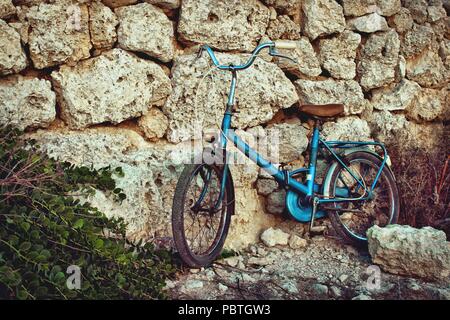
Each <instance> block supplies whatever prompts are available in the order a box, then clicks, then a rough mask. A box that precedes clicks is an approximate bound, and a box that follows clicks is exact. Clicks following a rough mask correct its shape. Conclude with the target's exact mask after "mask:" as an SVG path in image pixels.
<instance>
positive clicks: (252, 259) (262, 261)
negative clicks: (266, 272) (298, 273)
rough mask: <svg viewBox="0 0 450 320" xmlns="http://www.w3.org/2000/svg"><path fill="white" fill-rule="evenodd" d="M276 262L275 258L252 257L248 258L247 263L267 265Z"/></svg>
mask: <svg viewBox="0 0 450 320" xmlns="http://www.w3.org/2000/svg"><path fill="white" fill-rule="evenodd" d="M273 262H274V259H273V258H270V257H250V258H249V259H248V260H247V264H249V265H257V266H263V267H264V266H267V265H270V264H272V263H273Z"/></svg>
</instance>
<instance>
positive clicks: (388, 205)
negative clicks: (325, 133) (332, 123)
mask: <svg viewBox="0 0 450 320" xmlns="http://www.w3.org/2000/svg"><path fill="white" fill-rule="evenodd" d="M344 163H346V164H347V166H348V167H349V169H350V170H351V171H352V172H353V173H354V175H355V176H356V177H358V178H362V181H363V183H364V185H365V186H366V187H367V188H368V189H370V187H371V186H372V183H373V181H374V180H375V178H376V176H377V173H378V171H379V169H380V167H381V165H382V160H380V159H379V158H378V157H376V156H374V155H372V154H370V153H367V152H355V153H352V154H350V155H348V156H346V157H345V161H344ZM342 190H346V192H347V193H348V194H349V196H350V197H351V198H353V199H357V198H358V197H361V198H362V197H365V196H367V194H365V192H364V188H362V187H361V186H360V185H359V184H358V183H357V181H356V180H355V179H354V178H353V177H352V176H351V175H350V173H349V172H348V171H347V170H346V169H345V168H344V167H343V166H342V165H340V164H338V165H337V166H336V167H335V169H334V171H333V172H332V173H331V179H330V182H329V184H328V190H326V192H325V194H327V195H329V196H330V198H333V197H334V196H335V195H336V194H338V193H339V192H341V193H342ZM371 191H372V195H371V197H370V199H369V200H360V201H359V200H358V201H352V202H337V203H334V204H333V206H334V207H335V208H338V209H340V210H336V211H335V210H331V211H330V212H329V217H330V220H331V223H332V225H333V227H334V228H335V230H336V232H337V233H338V234H339V235H340V236H341V237H343V238H344V240H346V241H347V242H350V243H353V244H356V245H366V244H367V236H366V233H367V230H368V229H369V228H370V227H372V226H373V225H378V226H380V227H384V226H386V225H389V224H394V223H397V220H398V215H399V212H400V201H399V193H398V189H397V185H396V183H395V179H394V177H393V175H392V173H391V171H390V170H389V169H388V168H387V167H386V166H385V167H384V168H383V170H382V171H381V174H380V177H379V179H378V182H377V184H376V185H375V188H374V189H373V190H371ZM346 209H347V210H348V211H347V212H346V211H345V210H346Z"/></svg>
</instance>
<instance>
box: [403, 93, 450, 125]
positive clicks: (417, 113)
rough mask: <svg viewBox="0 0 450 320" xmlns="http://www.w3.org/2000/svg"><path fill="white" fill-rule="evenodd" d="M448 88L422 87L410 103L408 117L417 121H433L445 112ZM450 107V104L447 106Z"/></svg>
mask: <svg viewBox="0 0 450 320" xmlns="http://www.w3.org/2000/svg"><path fill="white" fill-rule="evenodd" d="M447 94H448V92H447V89H446V88H444V89H443V90H441V91H440V90H434V89H427V88H423V89H421V90H420V91H419V92H418V93H417V95H416V96H415V99H414V100H413V101H412V103H410V104H409V105H408V108H407V118H408V119H413V120H415V121H418V122H420V121H433V120H435V119H436V118H438V117H439V116H440V115H441V114H443V112H444V108H445V106H446V103H445V98H446V95H447ZM447 107H448V106H447Z"/></svg>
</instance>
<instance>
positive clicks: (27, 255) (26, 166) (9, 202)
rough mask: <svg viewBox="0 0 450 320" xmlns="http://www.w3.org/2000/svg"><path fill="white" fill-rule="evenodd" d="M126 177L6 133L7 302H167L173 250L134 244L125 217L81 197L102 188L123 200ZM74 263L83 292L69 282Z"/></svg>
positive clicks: (1, 139)
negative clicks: (120, 181) (50, 153)
mask: <svg viewBox="0 0 450 320" xmlns="http://www.w3.org/2000/svg"><path fill="white" fill-rule="evenodd" d="M123 175H124V173H123V171H122V170H121V168H115V169H112V168H109V167H108V168H103V169H99V170H96V169H94V168H88V167H76V166H73V165H70V164H68V163H59V162H57V161H55V160H53V159H50V158H49V157H47V156H46V155H44V154H43V153H41V152H40V151H39V147H38V146H37V145H36V143H35V142H34V141H29V140H28V141H26V140H25V139H22V136H21V132H19V131H17V130H14V129H11V128H1V129H0V299H160V298H164V294H163V290H162V288H163V287H164V285H165V279H166V278H167V277H168V276H170V275H171V274H172V273H173V272H174V267H173V263H172V260H171V256H170V254H169V252H167V251H164V250H156V249H155V248H154V247H153V246H152V245H151V244H150V243H147V244H145V245H142V242H140V243H137V244H133V243H130V242H129V241H127V239H126V237H125V230H126V224H125V222H124V221H123V220H122V219H108V218H107V217H106V216H105V215H104V214H103V213H102V212H100V211H99V210H98V209H96V208H94V207H93V206H92V205H90V204H89V202H87V201H81V200H80V199H88V197H89V195H92V194H93V193H95V190H96V189H97V190H102V191H103V192H105V193H109V194H110V195H111V196H112V197H114V198H115V199H116V200H117V201H118V202H120V201H123V200H124V199H125V198H126V196H125V194H124V193H123V190H121V189H120V188H117V187H116V183H115V180H114V177H115V176H123ZM70 266H77V268H79V270H80V282H79V283H80V285H81V286H80V288H76V286H75V288H73V287H74V286H73V285H72V286H70V285H69V286H68V285H67V283H68V282H69V283H70V281H71V276H72V275H73V274H72V273H70V272H68V268H69V267H70ZM69 271H70V268H69ZM68 280H69V281H68Z"/></svg>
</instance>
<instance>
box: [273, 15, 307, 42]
mask: <svg viewBox="0 0 450 320" xmlns="http://www.w3.org/2000/svg"><path fill="white" fill-rule="evenodd" d="M300 32H301V28H300V25H298V24H296V23H295V22H294V21H292V20H291V18H289V16H287V15H282V16H278V17H277V18H276V19H275V20H272V21H270V23H269V27H268V28H267V35H268V36H269V37H270V38H271V39H273V40H277V39H288V40H297V39H300V37H301V34H300Z"/></svg>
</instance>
